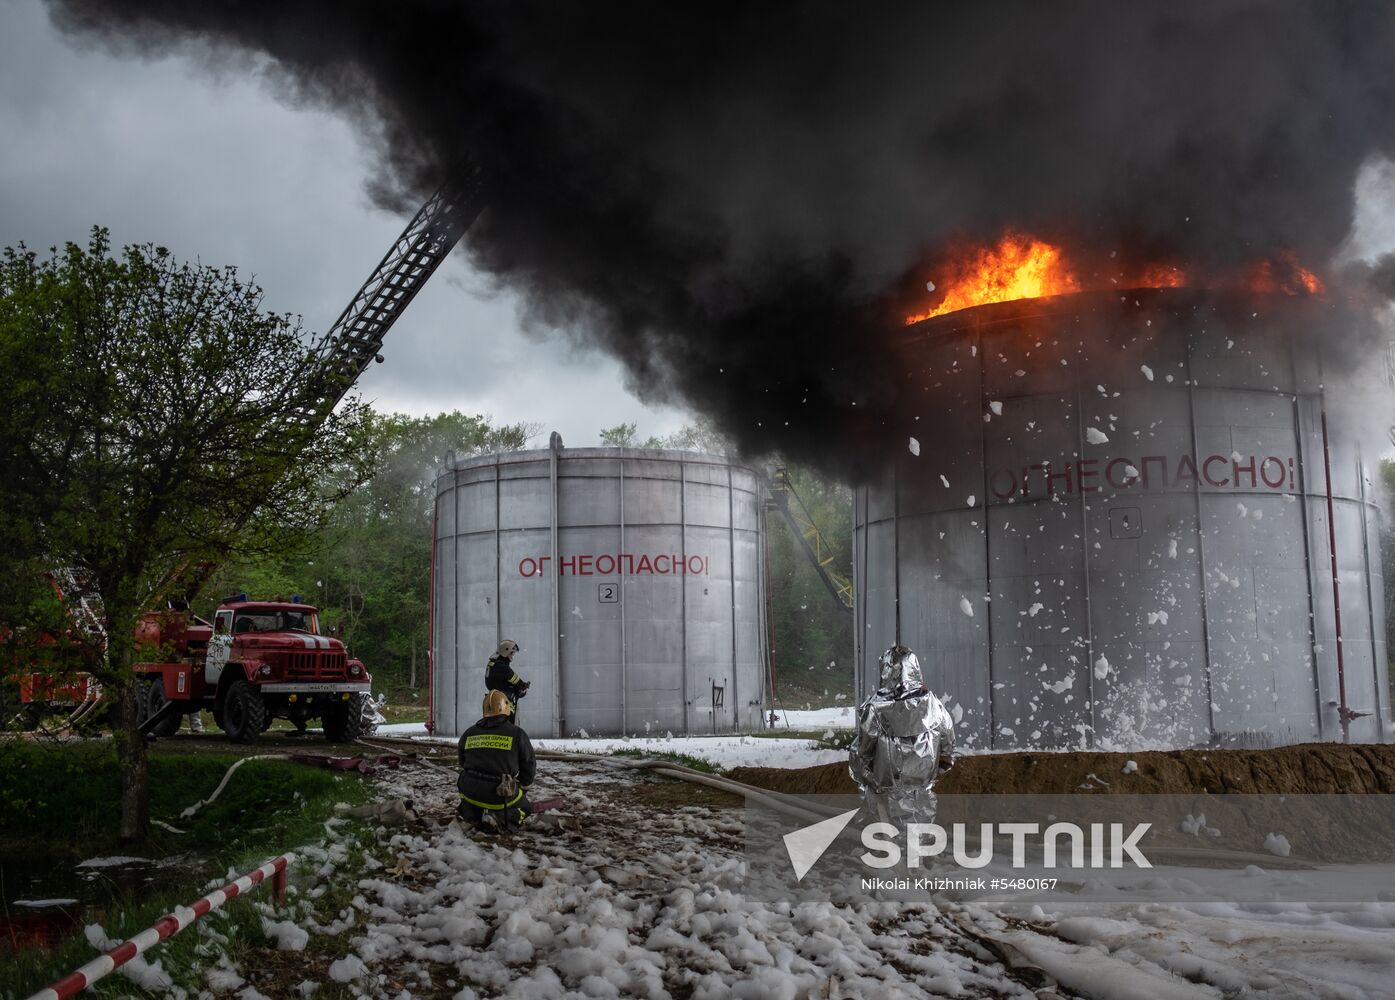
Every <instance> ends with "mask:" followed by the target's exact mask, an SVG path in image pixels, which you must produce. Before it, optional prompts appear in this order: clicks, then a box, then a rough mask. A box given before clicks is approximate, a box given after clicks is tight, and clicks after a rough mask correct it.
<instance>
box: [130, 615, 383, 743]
mask: <svg viewBox="0 0 1395 1000" xmlns="http://www.w3.org/2000/svg"><path fill="white" fill-rule="evenodd" d="M136 642H137V645H138V647H139V648H141V649H144V650H152V651H157V656H158V659H156V658H152V659H151V660H150V661H148V662H142V663H137V664H136V665H135V673H136V678H137V683H138V684H139V685H140V704H141V707H142V709H143V715H142V721H141V726H142V728H143V729H144V730H145V731H146V732H147V733H149V734H151V735H154V736H170V735H173V734H174V733H175V732H176V731H177V730H178V729H179V725H180V722H181V721H182V719H183V717H184V716H185V715H188V714H189V713H191V712H196V711H201V710H203V709H208V710H209V711H211V712H212V713H213V720H214V721H215V722H216V723H217V724H218V726H219V728H221V729H222V730H223V731H224V732H225V733H227V734H228V739H230V740H232V741H233V742H234V743H251V742H252V741H253V740H255V739H256V738H257V737H258V736H260V735H261V734H262V732H264V731H265V730H266V729H267V727H268V726H270V725H271V722H272V720H273V719H276V718H283V719H290V720H291V721H292V722H294V723H295V724H296V725H297V726H299V727H301V728H303V727H304V725H305V723H306V722H308V721H309V720H311V719H320V720H322V722H323V725H324V731H325V736H326V737H328V738H329V739H330V740H332V741H335V742H342V741H346V740H355V739H357V738H358V737H360V736H362V735H365V734H366V732H367V729H366V723H365V718H364V710H365V708H366V705H367V702H368V700H369V691H370V690H371V688H372V685H373V679H372V678H371V677H370V676H369V674H368V671H367V670H366V669H364V666H363V664H362V663H361V662H360V661H358V660H356V659H350V658H349V655H348V652H347V650H346V649H345V648H344V644H343V643H342V642H341V641H340V640H338V639H336V638H333V637H331V636H326V635H321V634H320V622H319V612H318V611H317V609H315V608H312V607H311V606H309V605H308V604H302V603H300V602H299V601H294V600H293V601H249V600H247V596H246V595H245V594H241V595H238V596H237V597H235V598H231V599H229V600H226V601H224V602H223V603H222V604H221V605H219V607H218V610H217V612H216V613H215V614H214V617H213V621H212V622H207V621H204V620H203V619H202V618H196V617H193V616H191V615H189V614H188V613H187V612H178V611H153V612H149V613H147V614H146V615H145V616H144V618H143V619H142V620H141V623H140V625H139V626H138V627H137V629H136Z"/></svg>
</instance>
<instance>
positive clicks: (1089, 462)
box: [1075, 458, 1100, 493]
mask: <svg viewBox="0 0 1395 1000" xmlns="http://www.w3.org/2000/svg"><path fill="white" fill-rule="evenodd" d="M1099 461H1100V460H1099V459H1098V458H1082V459H1081V460H1080V461H1078V462H1076V463H1075V475H1076V478H1077V479H1078V480H1079V481H1080V492H1081V493H1098V492H1099V491H1100V488H1099V487H1098V486H1086V485H1085V479H1086V477H1087V476H1088V477H1089V478H1090V479H1094V478H1095V477H1096V476H1098V475H1099V474H1100V470H1099V468H1098V466H1099Z"/></svg>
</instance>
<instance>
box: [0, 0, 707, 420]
mask: <svg viewBox="0 0 1395 1000" xmlns="http://www.w3.org/2000/svg"><path fill="white" fill-rule="evenodd" d="M197 56H198V54H197V53H196V52H195V53H191V54H189V55H184V54H181V55H179V56H171V57H166V58H158V59H155V60H151V61H144V60H135V59H126V58H121V57H119V56H115V55H112V54H108V53H105V52H100V51H97V50H95V49H92V48H90V47H88V48H83V47H75V44H74V40H73V39H71V38H67V37H64V36H61V35H60V34H59V33H58V32H57V31H56V30H55V29H54V28H53V27H52V26H51V25H50V24H49V19H48V15H47V13H46V10H45V8H44V6H43V5H42V4H41V3H39V2H36V0H14V2H11V3H6V4H3V5H0V94H3V95H4V100H3V101H0V135H3V136H4V137H5V142H4V147H3V151H0V244H3V245H7V246H8V245H12V244H15V243H18V242H20V241H23V242H25V243H27V244H28V245H29V246H31V247H34V248H39V249H46V248H47V247H49V246H51V245H54V244H56V243H61V242H64V241H68V240H73V241H77V242H82V241H84V240H85V238H86V234H87V231H88V229H89V228H90V227H91V226H92V225H93V224H102V225H106V226H109V227H110V228H111V230H112V236H113V239H114V240H115V241H117V242H118V243H123V242H142V243H143V242H147V241H149V242H154V243H160V244H164V245H166V246H169V247H170V248H171V249H172V250H174V251H175V252H176V253H177V254H179V255H180V256H182V257H200V258H201V259H203V260H204V261H206V262H208V263H212V264H220V265H221V264H234V265H236V266H237V267H239V268H240V269H241V270H242V271H243V272H244V274H254V275H255V277H256V279H257V281H258V283H259V284H261V285H262V287H263V288H264V289H265V290H266V296H267V299H266V302H267V306H268V307H269V308H272V309H276V310H279V311H288V312H295V313H300V314H302V315H303V316H304V317H305V322H306V325H307V326H308V327H310V328H313V329H323V328H324V327H325V326H326V325H328V324H329V323H330V322H332V321H333V319H334V318H335V317H336V316H337V315H338V313H339V311H340V310H341V309H342V308H343V306H344V304H345V302H346V301H347V300H348V298H349V296H350V295H351V294H352V293H353V292H354V291H355V290H356V289H357V287H358V284H359V282H361V281H362V280H363V279H364V278H365V277H366V276H367V274H368V271H369V270H370V269H371V268H372V266H373V265H374V264H376V263H377V262H378V259H379V258H380V257H381V256H382V254H383V252H384V251H385V250H386V248H387V246H388V245H389V243H390V242H391V241H392V240H393V238H395V237H396V235H397V233H398V232H399V231H400V230H401V228H402V226H403V225H404V224H405V222H406V217H405V216H402V215H398V214H395V213H393V212H390V211H385V210H384V209H382V208H380V207H377V206H375V205H374V204H373V203H372V202H371V200H370V198H369V196H368V194H367V185H368V183H369V181H370V180H371V179H372V176H373V173H372V172H373V170H374V167H375V164H376V160H375V158H374V156H373V155H372V154H371V153H370V152H369V151H368V150H367V149H366V147H365V145H364V141H363V137H362V136H361V135H360V133H359V132H358V131H356V129H355V128H354V127H353V126H352V125H351V124H350V123H349V122H347V121H346V120H345V119H344V118H343V117H341V116H338V115H335V114H333V113H330V112H327V111H325V110H323V109H317V108H311V107H304V106H302V107H292V106H288V104H287V103H285V102H284V100H283V98H284V97H285V96H286V95H285V94H284V93H283V92H280V91H278V89H277V87H278V81H277V78H276V77H275V75H268V73H267V72H266V70H265V68H264V67H261V66H259V65H258V64H257V63H256V62H255V61H252V60H246V59H244V60H241V61H240V62H232V63H229V62H224V63H221V64H218V65H214V66H210V65H209V64H208V63H206V62H201V61H200V60H199V59H198V58H197ZM384 354H385V357H386V362H385V363H384V364H382V365H377V366H374V367H373V369H371V370H370V371H369V372H368V373H367V374H366V375H365V377H364V379H363V380H362V382H361V386H360V388H361V390H362V392H363V394H364V397H365V398H367V399H370V400H373V401H375V403H376V404H377V405H378V406H380V407H381V408H384V409H393V410H401V411H405V412H411V413H418V414H422V413H428V412H435V411H439V410H443V409H451V408H459V409H461V410H464V411H466V412H472V413H474V412H483V413H489V414H492V415H493V416H494V417H495V418H496V419H498V420H501V421H507V422H514V421H533V422H539V423H542V424H544V425H545V429H547V430H551V429H554V428H555V429H558V430H560V431H561V432H562V434H563V436H564V438H565V439H566V440H567V442H568V443H569V444H572V445H585V444H591V443H594V442H595V439H596V433H597V431H598V429H599V428H601V427H604V426H609V425H613V424H616V423H619V422H621V421H636V422H638V423H639V424H640V426H641V428H642V430H644V431H646V432H656V433H662V432H666V431H669V430H672V429H675V428H676V427H677V426H679V425H680V424H681V423H683V421H684V415H683V414H682V413H681V412H680V411H677V410H674V409H671V408H668V407H664V406H659V405H655V406H652V407H646V406H645V405H643V404H641V403H640V402H639V401H637V399H636V398H635V397H634V396H633V395H632V394H630V393H629V392H628V391H627V390H626V389H625V388H624V385H623V381H624V375H623V369H622V367H621V365H620V364H619V363H618V362H617V361H615V360H614V359H612V358H610V357H607V356H604V355H602V354H600V353H599V352H580V351H578V350H577V349H576V348H575V347H574V346H573V345H572V344H571V343H569V342H568V341H566V340H564V339H562V338H560V337H557V336H547V335H546V333H545V332H544V334H541V335H540V334H536V333H535V334H531V335H530V334H525V333H524V332H523V331H522V328H521V325H520V323H519V321H518V317H517V300H516V299H515V298H514V297H513V295H511V294H509V293H495V292H493V291H492V290H491V285H490V283H489V281H487V280H486V279H484V278H482V277H481V276H480V275H478V274H477V273H475V272H474V271H472V270H471V268H470V266H469V264H468V262H467V259H466V257H465V255H464V254H463V253H457V254H455V255H454V256H453V257H452V258H451V260H450V261H448V262H447V263H446V264H445V265H444V266H443V268H442V270H441V271H440V272H438V273H437V275H436V276H435V278H434V279H433V281H432V282H431V283H430V284H429V285H428V286H427V288H426V290H425V291H424V292H423V293H422V294H421V295H420V296H419V297H418V299H417V300H416V301H415V302H414V303H413V304H412V307H411V309H409V310H408V312H407V313H406V314H405V316H404V318H403V320H402V321H401V322H400V323H399V324H398V326H397V327H396V328H395V329H394V330H393V332H392V333H391V334H390V335H389V338H388V341H387V344H386V349H385V351H384Z"/></svg>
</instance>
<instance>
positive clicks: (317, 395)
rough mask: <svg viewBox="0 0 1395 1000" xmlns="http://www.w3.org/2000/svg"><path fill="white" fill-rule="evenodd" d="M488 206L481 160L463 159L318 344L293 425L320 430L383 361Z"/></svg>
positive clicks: (291, 420) (293, 413) (290, 420)
mask: <svg viewBox="0 0 1395 1000" xmlns="http://www.w3.org/2000/svg"><path fill="white" fill-rule="evenodd" d="M484 206H485V185H484V176H483V173H482V171H481V169H480V166H479V164H478V163H476V162H474V161H473V160H467V161H465V162H463V163H461V164H458V165H457V167H456V169H454V170H453V171H452V172H451V177H450V179H449V180H447V181H446V183H444V184H442V185H441V187H440V188H438V189H437V190H436V192H435V194H433V195H432V196H431V197H430V198H429V199H427V201H426V204H424V205H423V206H422V207H421V209H420V210H419V211H418V212H417V214H416V215H415V216H413V218H412V221H411V222H409V223H408V224H407V228H406V229H404V230H403V231H402V235H401V236H399V237H398V238H397V241H396V242H395V243H394V244H393V245H392V247H391V248H390V249H389V250H388V252H387V254H386V255H385V256H384V257H383V259H382V261H381V262H380V263H379V264H378V266H377V267H376V268H375V269H374V270H373V273H372V274H371V275H370V276H369V278H368V280H367V281H365V282H364V283H363V287H362V288H360V289H359V290H358V293H357V294H356V295H355V296H354V297H353V298H352V299H351V300H350V301H349V304H348V305H347V306H346V307H345V308H344V311H343V312H342V313H340V314H339V318H338V319H337V320H335V321H334V324H333V325H332V326H331V327H330V328H329V329H328V330H326V331H325V333H324V336H322V337H321V338H320V340H319V342H318V343H317V344H316V345H315V356H316V362H315V363H316V368H315V370H314V372H313V373H312V374H311V375H310V377H309V378H308V379H307V380H306V383H305V384H304V386H303V388H302V397H301V400H300V402H299V403H297V404H296V405H295V407H294V408H293V410H292V413H291V414H290V416H289V417H288V422H289V423H290V424H291V425H292V426H299V427H303V428H307V429H313V428H315V427H318V426H319V424H320V423H321V422H322V421H323V420H324V419H325V418H326V417H327V416H329V414H330V413H331V412H332V411H333V410H334V407H335V406H337V405H338V403H339V401H340V400H341V399H343V398H344V394H345V393H347V392H348V391H349V388H350V387H351V386H352V385H353V384H354V382H355V381H357V379H358V377H359V376H360V375H362V374H363V372H364V371H365V370H366V369H367V368H368V366H369V365H371V364H372V363H373V362H374V361H381V360H382V358H381V357H379V355H378V352H379V351H380V350H382V346H383V338H384V337H385V336H386V335H387V332H388V330H389V329H391V328H392V324H393V323H395V322H396V321H397V318H398V317H399V316H401V315H402V312H403V310H405V309H406V308H407V306H408V305H409V304H410V303H411V301H412V299H414V298H415V297H416V295H417V292H419V291H421V289H422V286H423V285H425V284H426V282H427V280H428V279H429V278H430V277H431V275H432V274H433V273H435V271H436V268H437V267H439V266H440V265H441V262H442V261H444V260H445V259H446V257H447V256H448V255H449V254H450V252H451V249H452V248H454V246H455V244H456V243H458V242H460V237H461V236H463V235H464V233H465V230H467V229H469V228H470V225H471V224H472V223H473V222H474V221H475V219H477V218H478V217H479V214H480V212H481V211H483V210H484Z"/></svg>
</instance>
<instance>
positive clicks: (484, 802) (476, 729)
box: [456, 691, 538, 830]
mask: <svg viewBox="0 0 1395 1000" xmlns="http://www.w3.org/2000/svg"><path fill="white" fill-rule="evenodd" d="M509 707H510V706H509V699H508V698H507V697H506V696H505V695H504V693H503V692H502V691H491V692H489V696H488V697H487V698H485V699H484V718H483V719H480V721H479V722H477V723H475V724H474V725H473V726H471V727H470V728H469V729H467V730H465V732H464V733H463V734H461V737H460V745H459V750H460V780H459V781H458V782H457V783H456V788H457V789H458V790H459V791H460V806H459V807H458V809H457V810H456V812H457V815H459V816H460V818H461V819H466V820H469V821H470V822H472V823H477V824H483V823H484V818H485V816H489V817H490V818H491V819H492V820H493V822H494V825H495V827H496V828H498V829H500V830H516V829H518V828H519V827H520V826H522V825H523V821H524V820H525V819H526V818H527V817H528V815H529V814H530V813H531V812H532V811H533V806H532V803H530V802H529V801H528V795H527V790H528V786H529V785H531V784H532V783H533V777H534V776H535V775H536V773H537V769H538V762H537V758H536V757H534V755H533V744H532V743H530V742H529V740H528V734H527V733H525V732H524V731H523V730H522V729H520V728H518V726H516V725H514V724H513V722H511V721H510V720H509Z"/></svg>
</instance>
